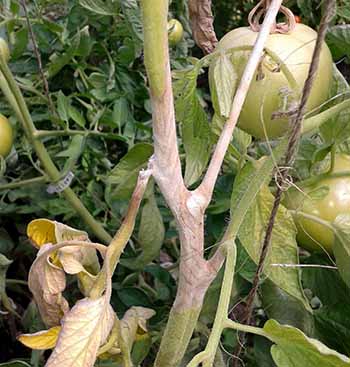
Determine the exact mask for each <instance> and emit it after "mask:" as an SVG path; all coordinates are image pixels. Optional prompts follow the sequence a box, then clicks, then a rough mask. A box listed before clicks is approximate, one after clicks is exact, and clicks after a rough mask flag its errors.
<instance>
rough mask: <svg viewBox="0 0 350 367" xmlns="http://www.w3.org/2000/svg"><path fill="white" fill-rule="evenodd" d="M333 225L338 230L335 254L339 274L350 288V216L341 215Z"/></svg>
mask: <svg viewBox="0 0 350 367" xmlns="http://www.w3.org/2000/svg"><path fill="white" fill-rule="evenodd" d="M333 225H334V227H335V229H336V235H335V241H334V245H333V252H334V256H335V259H336V262H337V266H338V270H339V274H340V276H341V277H342V279H343V280H344V282H345V283H346V285H347V286H348V287H349V288H350V245H349V244H350V215H349V214H340V215H338V216H337V217H336V218H335V221H334V222H333Z"/></svg>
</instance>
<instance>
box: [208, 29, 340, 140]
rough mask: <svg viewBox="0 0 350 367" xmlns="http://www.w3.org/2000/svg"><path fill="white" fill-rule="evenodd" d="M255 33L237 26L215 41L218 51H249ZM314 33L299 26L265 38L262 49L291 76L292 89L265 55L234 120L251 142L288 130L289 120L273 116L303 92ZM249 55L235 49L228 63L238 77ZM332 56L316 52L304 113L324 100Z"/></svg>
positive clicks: (215, 100) (292, 105)
mask: <svg viewBox="0 0 350 367" xmlns="http://www.w3.org/2000/svg"><path fill="white" fill-rule="evenodd" d="M257 36H258V33H256V32H253V31H252V30H251V29H250V28H246V27H242V28H237V29H234V30H233V31H231V32H229V33H227V34H226V35H225V36H224V37H223V38H222V39H221V40H220V42H219V44H218V46H217V51H220V50H221V51H227V50H229V49H232V48H237V47H244V46H248V47H253V46H254V43H255V41H256V38H257ZM316 38H317V33H316V32H315V31H314V30H313V29H311V28H309V27H308V26H306V25H304V24H297V25H296V28H295V29H294V31H292V32H290V33H288V34H277V33H275V34H270V35H269V37H268V40H267V42H266V46H265V47H266V49H267V50H270V51H272V52H273V53H274V54H275V55H277V56H278V57H279V58H280V59H281V60H283V62H284V64H285V66H286V67H287V69H288V70H289V72H290V73H291V75H293V77H294V79H295V81H296V84H297V87H295V88H294V89H292V87H291V86H290V85H289V83H288V81H287V79H286V77H285V75H284V73H283V72H282V70H281V68H280V66H279V65H278V64H277V63H276V61H275V60H274V59H273V58H272V57H270V56H268V55H267V54H266V55H265V56H264V58H263V60H262V63H261V67H260V68H259V70H258V71H257V73H256V75H255V77H254V79H253V81H252V84H251V86H250V88H249V91H248V95H247V98H246V101H245V103H244V106H243V109H242V112H241V114H240V117H239V124H238V126H239V127H240V128H241V129H242V130H244V131H246V132H247V133H249V134H251V135H253V136H254V137H256V138H259V139H263V138H267V139H273V138H277V137H280V136H282V135H283V134H284V133H285V132H286V131H287V129H288V126H289V119H288V117H286V116H285V115H284V116H282V115H281V114H278V113H283V112H288V111H291V110H293V109H295V107H297V105H298V101H299V99H300V95H301V92H302V88H303V86H304V83H305V80H306V78H307V75H308V71H309V66H310V63H311V60H312V55H313V51H314V47H315V41H316ZM250 53H251V51H236V52H234V53H233V54H232V56H231V62H232V64H233V67H234V69H235V72H236V73H237V77H238V80H239V79H240V78H241V76H242V74H243V71H244V68H245V66H246V64H247V62H248V58H249V55H250ZM214 67H215V61H214V63H212V65H211V66H210V70H209V79H210V88H211V93H212V99H213V105H214V108H215V111H216V112H217V113H219V114H220V112H219V107H218V106H219V104H218V99H219V98H220V95H219V94H218V92H217V90H216V86H215V82H214V73H213V70H214ZM332 68H333V62H332V56H331V53H330V51H329V49H328V47H327V45H326V44H325V43H324V44H323V46H322V51H321V58H320V65H319V68H318V72H317V74H316V78H315V81H314V84H313V88H312V91H311V95H310V98H309V100H308V103H307V111H310V110H312V109H314V108H316V107H318V106H319V105H320V104H322V103H323V102H325V100H326V99H327V98H328V96H329V90H330V88H331V85H332Z"/></svg>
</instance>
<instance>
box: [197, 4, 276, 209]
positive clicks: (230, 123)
mask: <svg viewBox="0 0 350 367" xmlns="http://www.w3.org/2000/svg"><path fill="white" fill-rule="evenodd" d="M281 4H282V0H274V1H272V3H271V6H270V7H269V9H268V11H267V14H266V17H265V20H264V23H263V26H262V28H261V31H260V33H259V36H258V38H257V40H256V43H255V45H254V48H253V51H252V53H251V55H250V58H249V60H248V63H247V66H246V68H245V70H244V72H243V75H242V78H241V81H240V83H239V86H238V89H237V92H236V94H235V97H234V99H233V103H232V107H231V112H230V115H229V118H228V120H227V121H226V124H225V126H224V128H223V130H222V133H221V135H220V138H219V140H218V142H217V145H216V148H215V151H214V154H213V156H212V159H211V161H210V163H209V167H208V170H207V172H206V174H205V176H204V179H203V182H202V183H201V185H200V186H199V187H198V188H197V190H196V191H195V192H196V193H197V195H200V196H201V197H202V198H203V202H204V203H205V208H206V207H207V206H208V205H209V202H210V200H211V196H212V193H213V190H214V186H215V182H216V179H217V177H218V174H219V171H220V168H221V165H222V162H223V160H224V157H225V154H226V151H227V148H228V146H229V144H230V142H231V138H232V134H233V130H234V128H235V127H236V124H237V121H238V118H239V115H240V112H241V110H242V107H243V104H244V101H245V98H246V96H247V93H248V90H249V87H250V84H251V82H252V80H253V77H254V74H255V71H256V69H257V67H258V65H259V63H260V61H261V58H262V57H263V53H264V47H265V43H266V41H267V38H268V36H269V34H270V31H271V29H272V27H273V26H274V24H275V20H276V16H277V14H278V11H279V9H280V6H281Z"/></svg>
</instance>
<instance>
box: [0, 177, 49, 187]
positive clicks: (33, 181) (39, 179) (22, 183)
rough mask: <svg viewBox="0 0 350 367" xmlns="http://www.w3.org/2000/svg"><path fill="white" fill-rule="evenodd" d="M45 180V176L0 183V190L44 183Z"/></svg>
mask: <svg viewBox="0 0 350 367" xmlns="http://www.w3.org/2000/svg"><path fill="white" fill-rule="evenodd" d="M46 181H47V178H46V177H45V176H41V177H35V178H29V179H28V180H21V181H16V182H10V183H7V184H3V185H0V191H4V190H12V189H17V188H19V187H23V186H28V185H34V184H38V183H44V182H46Z"/></svg>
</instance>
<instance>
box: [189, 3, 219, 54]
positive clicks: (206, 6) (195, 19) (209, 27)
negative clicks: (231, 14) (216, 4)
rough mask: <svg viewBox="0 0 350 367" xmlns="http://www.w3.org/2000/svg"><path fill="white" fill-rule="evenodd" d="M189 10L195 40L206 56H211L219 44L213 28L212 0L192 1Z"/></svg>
mask: <svg viewBox="0 0 350 367" xmlns="http://www.w3.org/2000/svg"><path fill="white" fill-rule="evenodd" d="M189 10H190V19H191V27H192V32H193V38H194V39H195V41H196V43H197V45H198V46H199V47H200V48H201V49H202V50H203V52H204V53H205V54H210V53H211V52H213V51H214V48H215V46H216V44H217V43H218V40H217V38H216V34H215V31H214V27H213V14H212V11H211V0H190V1H189Z"/></svg>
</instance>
